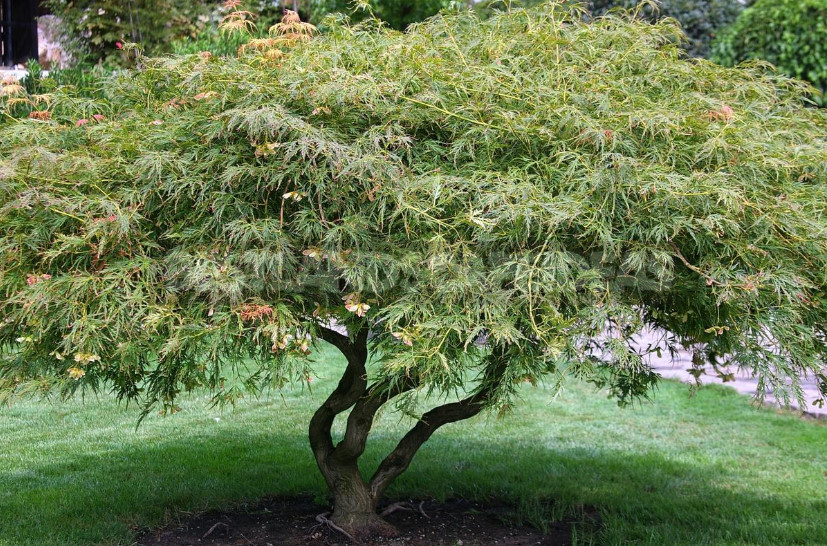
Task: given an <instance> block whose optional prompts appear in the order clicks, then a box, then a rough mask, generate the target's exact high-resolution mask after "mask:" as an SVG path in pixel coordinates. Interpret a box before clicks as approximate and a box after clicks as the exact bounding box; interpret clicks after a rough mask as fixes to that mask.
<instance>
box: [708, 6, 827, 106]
mask: <svg viewBox="0 0 827 546" xmlns="http://www.w3.org/2000/svg"><path fill="white" fill-rule="evenodd" d="M712 59H713V60H714V61H716V62H719V63H721V64H723V65H725V66H734V65H735V64H737V63H740V62H742V61H749V60H762V61H767V62H770V63H772V64H773V65H775V66H776V67H777V68H778V70H780V71H781V72H783V73H784V74H788V75H790V76H793V77H795V78H800V79H802V80H807V81H809V82H811V83H812V84H813V85H814V86H815V87H816V88H818V89H819V90H821V91H822V92H824V91H826V90H827V0H758V2H755V3H754V5H753V6H751V7H750V8H748V9H746V10H745V11H744V12H743V13H742V14H741V15H740V16H739V17H738V19H737V20H736V21H735V23H734V24H733V25H732V26H731V27H730V28H728V29H727V30H726V31H725V32H723V33H722V34H721V35H720V37H719V38H718V39H717V41H716V42H715V44H714V46H713V49H712ZM818 101H819V103H820V104H821V105H823V106H824V105H827V102H826V101H825V99H824V97H823V96H822V97H820V98H819V99H818Z"/></svg>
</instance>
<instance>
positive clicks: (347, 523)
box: [322, 462, 398, 538]
mask: <svg viewBox="0 0 827 546" xmlns="http://www.w3.org/2000/svg"><path fill="white" fill-rule="evenodd" d="M322 473H323V474H324V476H325V480H326V481H327V484H328V486H329V487H330V491H331V493H333V515H332V516H331V518H330V519H331V520H332V521H333V523H335V524H336V525H338V526H339V527H341V528H342V529H344V530H345V531H347V532H348V533H350V534H351V535H353V536H354V537H356V538H365V537H369V536H377V535H381V536H395V535H397V534H398V533H397V531H396V528H395V527H394V526H393V525H391V524H390V523H388V522H386V521H385V520H383V519H382V518H380V517H379V516H378V515H377V514H376V503H377V501H378V499H376V498H375V497H374V496H373V495H371V494H370V489H369V488H368V485H367V484H366V483H365V482H364V480H363V479H362V476H361V474H360V473H359V468H358V467H357V465H356V464H355V463H337V462H333V463H332V464H331V463H330V462H328V464H327V465H326V468H325V470H324V471H323V472H322Z"/></svg>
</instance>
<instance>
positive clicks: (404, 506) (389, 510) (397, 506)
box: [379, 501, 431, 519]
mask: <svg viewBox="0 0 827 546" xmlns="http://www.w3.org/2000/svg"><path fill="white" fill-rule="evenodd" d="M423 504H425V501H422V502H420V503H419V506H417V507H416V508H414V507H413V505H412V504H411V503H409V502H395V503H393V504H391V505H390V506H387V507H386V508H385V509H384V510H382V513H381V514H379V517H382V518H384V517H386V516H387V515H389V514H393V513H394V512H396V511H398V510H410V511H411V512H419V513H420V514H422V515H423V516H425V517H426V518H428V519H431V516H429V515H428V514H426V513H425V510H423V509H422V505H423Z"/></svg>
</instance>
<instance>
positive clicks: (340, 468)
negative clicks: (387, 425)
mask: <svg viewBox="0 0 827 546" xmlns="http://www.w3.org/2000/svg"><path fill="white" fill-rule="evenodd" d="M319 334H320V337H322V339H324V340H325V341H328V342H329V343H331V344H333V345H334V346H335V347H336V348H338V349H339V350H340V351H341V352H342V354H343V355H345V357H346V358H347V362H348V364H347V368H346V369H345V371H344V373H343V375H342V378H341V379H340V380H339V384H338V385H337V386H336V388H335V389H334V390H333V392H332V393H330V396H328V398H327V400H325V402H324V403H323V404H322V405H321V407H319V409H318V410H316V413H315V414H314V415H313V418H312V419H311V420H310V430H309V433H310V446H311V448H312V449H313V455H314V456H315V457H316V463H317V464H318V465H319V470H321V472H322V475H323V476H324V479H325V482H326V483H327V486H328V487H329V488H330V492H331V493H332V494H333V515H332V516H331V521H332V522H333V523H334V524H335V525H336V526H338V527H340V528H341V529H342V530H344V531H345V532H346V533H348V534H350V535H351V536H353V537H355V538H357V539H360V538H364V537H368V536H372V535H385V536H394V535H396V534H397V531H396V529H395V528H394V527H393V526H392V525H391V524H389V523H388V522H386V521H385V520H383V519H382V518H381V517H379V515H377V514H376V504H377V502H378V501H379V499H381V498H382V496H383V495H384V493H385V490H386V489H387V487H388V485H390V483H391V482H392V481H393V480H394V479H396V477H397V476H399V475H400V474H401V473H402V472H404V471H405V470H406V469H407V468H408V466H409V465H410V464H411V460H412V459H413V457H414V455H415V454H416V452H417V451H418V450H419V448H420V447H421V446H422V444H423V443H424V442H426V441H427V440H428V438H430V437H431V434H433V433H434V431H436V430H437V429H438V428H439V427H441V426H443V425H445V424H447V423H453V422H456V421H460V420H462V419H468V418H469V417H473V416H474V415H476V414H478V413H479V412H480V411H481V410H482V409H483V407H484V406H485V403H486V402H487V401H488V399H489V397H490V396H491V394H492V392H494V390H495V388H496V387H497V385H498V384H499V382H500V381H501V379H502V376H503V371H504V370H505V360H504V359H503V358H502V357H494V356H492V357H490V358H489V364H490V365H489V366H488V367H487V368H486V370H485V374H484V375H485V377H484V378H483V381H482V383H481V385H480V387H479V388H478V389H477V391H476V392H475V393H474V394H473V395H471V396H469V397H468V398H465V399H463V400H460V401H458V402H452V403H448V404H443V405H442V406H437V407H436V408H434V409H432V410H430V411H429V412H427V413H426V414H425V415H423V416H422V419H421V420H420V421H419V422H417V424H416V425H415V426H414V427H413V428H412V429H411V430H410V431H409V432H408V433H407V434H406V435H405V437H404V438H402V440H401V441H400V442H399V444H398V445H397V446H396V449H394V450H393V451H392V452H391V453H390V454H389V455H388V456H387V457H385V459H384V460H383V461H382V463H381V464H380V465H379V468H378V469H377V470H376V472H375V473H374V475H373V477H372V478H371V479H370V481H369V482H368V483H366V482H365V480H363V479H362V475H361V473H360V472H359V466H358V461H359V457H360V456H361V455H362V453H364V451H365V443H366V441H367V438H368V434H369V433H370V429H371V426H372V425H373V419H374V417H375V415H376V412H377V411H378V410H379V408H381V407H382V405H383V404H385V403H386V402H387V401H388V400H391V399H393V398H395V397H397V396H399V395H400V394H402V393H405V392H407V391H409V390H411V389H414V388H416V386H417V381H416V380H415V379H411V378H408V377H406V378H402V379H400V380H398V381H392V380H390V378H388V379H386V380H383V381H378V382H376V383H374V384H373V385H371V386H368V383H367V371H366V370H365V363H366V361H367V357H368V348H367V338H368V330H367V328H363V329H361V330H359V331H357V332H355V333H354V335H353V338H352V339H351V338H349V337H348V336H345V335H342V334H340V333H338V332H335V331H333V330H329V329H326V328H320V330H319ZM347 410H350V415H349V416H348V419H347V427H346V429H345V434H344V437H343V438H342V440H341V442H339V444H337V445H334V443H333V437H332V435H331V428H332V426H333V421H334V419H335V418H336V415H338V414H340V413H342V412H345V411H347Z"/></svg>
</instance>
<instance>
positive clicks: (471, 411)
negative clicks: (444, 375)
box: [369, 357, 507, 501]
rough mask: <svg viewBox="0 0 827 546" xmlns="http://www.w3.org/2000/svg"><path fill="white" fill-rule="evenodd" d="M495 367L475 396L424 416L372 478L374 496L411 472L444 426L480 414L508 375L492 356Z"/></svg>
mask: <svg viewBox="0 0 827 546" xmlns="http://www.w3.org/2000/svg"><path fill="white" fill-rule="evenodd" d="M492 359H493V360H494V362H493V365H492V366H490V367H489V368H488V369H487V370H486V374H485V378H484V379H483V383H482V386H481V387H480V389H479V390H478V391H477V392H476V393H475V394H473V395H471V396H469V397H468V398H465V399H463V400H460V401H459V402H453V403H450V404H444V405H442V406H438V407H436V408H434V409H432V410H430V411H429V412H427V413H425V415H423V416H422V419H420V420H419V422H418V423H417V424H416V425H414V427H413V428H412V429H411V430H410V431H409V432H408V433H407V434H406V435H405V437H404V438H402V440H400V442H399V444H397V446H396V448H395V449H394V450H393V451H392V452H391V453H390V455H388V456H387V457H385V460H383V461H382V463H381V464H380V465H379V468H378V469H377V470H376V472H375V473H374V475H373V477H371V479H370V484H369V487H370V494H371V496H372V497H373V498H374V500H377V501H378V500H379V498H381V497H382V495H383V494H384V493H385V490H386V489H387V488H388V486H389V485H390V484H391V482H393V480H395V479H396V478H397V477H398V476H399V475H400V474H402V473H403V472H404V471H405V470H407V468H408V466H409V465H410V464H411V461H412V460H413V457H414V455H416V452H417V451H419V448H420V447H422V444H424V443H425V442H426V441H427V440H428V438H430V437H431V435H432V434H433V433H434V432H436V430H437V429H438V428H439V427H441V426H442V425H446V424H448V423H454V422H456V421H462V420H463V419H468V418H470V417H473V416H475V415H477V414H478V413H479V412H480V411H482V410H483V408H484V407H485V406H486V403H487V402H488V401H490V399H491V396H492V395H493V394H494V392H495V391H496V390H497V387H498V386H499V384H500V382H501V380H502V377H503V372H505V368H506V365H507V364H506V361H505V360H504V359H502V358H495V357H492Z"/></svg>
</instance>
